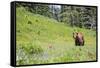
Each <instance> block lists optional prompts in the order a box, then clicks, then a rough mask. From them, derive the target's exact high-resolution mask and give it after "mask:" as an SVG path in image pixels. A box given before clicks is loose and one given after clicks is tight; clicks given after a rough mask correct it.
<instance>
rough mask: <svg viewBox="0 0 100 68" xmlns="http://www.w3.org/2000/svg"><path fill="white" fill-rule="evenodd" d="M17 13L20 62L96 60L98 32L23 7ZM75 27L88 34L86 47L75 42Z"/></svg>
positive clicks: (18, 56) (85, 35)
mask: <svg viewBox="0 0 100 68" xmlns="http://www.w3.org/2000/svg"><path fill="white" fill-rule="evenodd" d="M16 14H17V17H16V28H17V29H16V31H17V32H16V35H17V37H16V38H17V39H16V42H17V46H16V51H17V53H16V55H17V58H16V61H17V65H26V64H44V63H46V64H48V63H61V62H76V61H93V60H96V32H95V31H92V30H88V29H80V28H77V27H70V26H67V25H65V24H63V23H59V22H57V21H56V20H54V19H52V18H48V17H45V16H42V15H38V14H34V13H30V12H28V11H26V10H25V9H24V8H23V7H19V8H17V12H16ZM29 22H30V23H29ZM74 30H78V31H80V32H82V33H83V34H84V37H85V45H84V46H75V45H74V39H73V37H72V34H73V32H74Z"/></svg>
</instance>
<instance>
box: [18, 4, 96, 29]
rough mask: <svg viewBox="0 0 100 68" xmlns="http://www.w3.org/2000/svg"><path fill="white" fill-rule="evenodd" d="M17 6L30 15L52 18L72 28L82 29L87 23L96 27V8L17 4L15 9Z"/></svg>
mask: <svg viewBox="0 0 100 68" xmlns="http://www.w3.org/2000/svg"><path fill="white" fill-rule="evenodd" d="M19 6H23V7H25V8H26V9H27V10H28V11H30V12H32V13H35V14H40V15H43V16H47V17H50V18H54V19H55V20H57V21H59V22H63V23H65V24H67V25H70V26H72V27H73V26H77V27H80V28H83V27H85V26H84V25H85V24H87V23H88V25H90V24H92V25H93V24H95V25H96V11H97V10H96V7H84V6H69V5H47V4H28V3H27V4H26V3H17V7H19ZM89 23H90V24H89Z"/></svg>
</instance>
